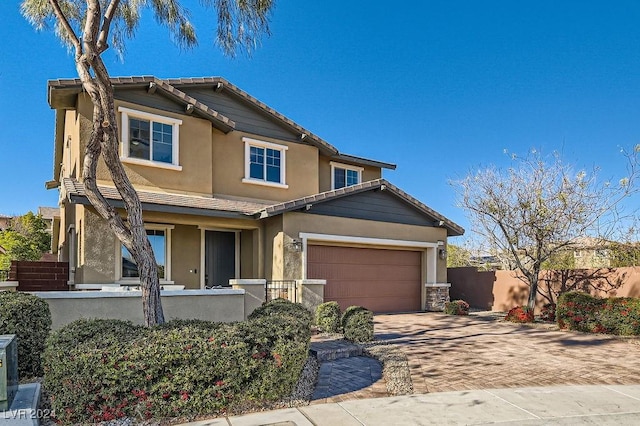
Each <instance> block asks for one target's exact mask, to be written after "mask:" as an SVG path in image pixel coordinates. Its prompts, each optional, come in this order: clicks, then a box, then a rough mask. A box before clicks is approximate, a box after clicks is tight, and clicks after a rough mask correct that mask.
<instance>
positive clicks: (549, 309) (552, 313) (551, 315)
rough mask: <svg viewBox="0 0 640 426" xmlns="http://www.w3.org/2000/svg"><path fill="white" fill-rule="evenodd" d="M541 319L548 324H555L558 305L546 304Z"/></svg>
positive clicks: (541, 312)
mask: <svg viewBox="0 0 640 426" xmlns="http://www.w3.org/2000/svg"><path fill="white" fill-rule="evenodd" d="M540 319H541V320H542V321H546V322H555V321H556V304H555V303H545V304H544V306H542V310H541V311H540Z"/></svg>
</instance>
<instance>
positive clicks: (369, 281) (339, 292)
mask: <svg viewBox="0 0 640 426" xmlns="http://www.w3.org/2000/svg"><path fill="white" fill-rule="evenodd" d="M421 264H422V252H420V251H409V250H396V249H378V248H375V249H374V248H356V247H340V246H325V245H311V244H310V245H309V246H308V251H307V277H308V278H310V279H314V278H317V279H325V280H327V285H326V287H325V289H324V300H325V301H327V302H328V301H336V302H338V304H339V305H340V308H341V309H343V310H344V309H345V308H347V307H349V306H352V305H359V306H364V307H365V308H367V309H369V310H371V311H373V312H379V313H383V312H410V311H418V310H420V309H421V306H420V304H421V290H422V286H421V282H422V268H421Z"/></svg>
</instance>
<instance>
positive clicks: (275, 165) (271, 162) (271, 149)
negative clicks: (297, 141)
mask: <svg viewBox="0 0 640 426" xmlns="http://www.w3.org/2000/svg"><path fill="white" fill-rule="evenodd" d="M242 141H243V142H244V179H242V182H244V183H253V184H257V185H266V186H274V187H276V188H288V187H289V185H287V184H286V182H285V176H286V153H287V149H289V147H288V146H286V145H278V144H275V143H271V142H265V141H259V140H256V139H251V138H242Z"/></svg>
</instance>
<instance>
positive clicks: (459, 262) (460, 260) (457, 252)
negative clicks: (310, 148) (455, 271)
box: [447, 244, 471, 268]
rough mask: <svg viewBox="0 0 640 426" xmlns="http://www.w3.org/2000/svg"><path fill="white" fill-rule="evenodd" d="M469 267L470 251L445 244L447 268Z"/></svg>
mask: <svg viewBox="0 0 640 426" xmlns="http://www.w3.org/2000/svg"><path fill="white" fill-rule="evenodd" d="M464 266H471V251H469V250H467V249H466V248H464V247H462V246H457V245H454V244H447V268H461V267H464Z"/></svg>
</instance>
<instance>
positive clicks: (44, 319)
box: [0, 291, 51, 378]
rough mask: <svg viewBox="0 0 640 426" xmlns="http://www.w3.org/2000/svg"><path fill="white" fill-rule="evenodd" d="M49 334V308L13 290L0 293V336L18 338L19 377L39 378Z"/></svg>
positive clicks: (37, 298)
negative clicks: (5, 335) (13, 335)
mask: <svg viewBox="0 0 640 426" xmlns="http://www.w3.org/2000/svg"><path fill="white" fill-rule="evenodd" d="M50 331H51V312H50V311H49V305H48V304H47V302H45V301H44V300H42V299H40V298H39V297H36V296H33V295H31V294H27V293H20V292H14V291H3V292H0V334H15V335H16V336H17V338H18V376H19V377H21V378H26V377H40V376H42V374H43V370H42V362H41V359H40V355H41V354H42V351H43V350H44V346H45V340H46V339H47V336H48V335H49V332H50Z"/></svg>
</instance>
